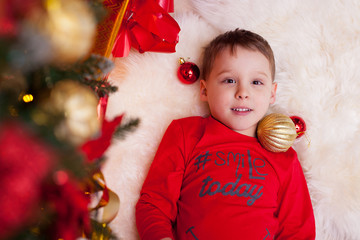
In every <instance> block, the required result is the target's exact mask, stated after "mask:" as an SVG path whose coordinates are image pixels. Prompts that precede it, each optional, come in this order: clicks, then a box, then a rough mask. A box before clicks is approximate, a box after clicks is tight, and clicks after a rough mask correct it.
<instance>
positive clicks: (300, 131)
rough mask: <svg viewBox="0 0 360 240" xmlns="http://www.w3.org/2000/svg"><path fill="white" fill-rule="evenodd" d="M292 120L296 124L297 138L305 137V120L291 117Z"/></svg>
mask: <svg viewBox="0 0 360 240" xmlns="http://www.w3.org/2000/svg"><path fill="white" fill-rule="evenodd" d="M290 118H291V120H292V121H293V122H294V124H295V128H296V133H297V137H296V138H299V137H301V136H302V135H304V133H305V131H306V124H305V121H304V119H302V118H301V117H298V116H291V117H290Z"/></svg>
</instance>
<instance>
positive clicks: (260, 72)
mask: <svg viewBox="0 0 360 240" xmlns="http://www.w3.org/2000/svg"><path fill="white" fill-rule="evenodd" d="M256 73H257V74H260V75H264V76H265V77H269V75H267V74H266V73H265V72H263V71H256Z"/></svg>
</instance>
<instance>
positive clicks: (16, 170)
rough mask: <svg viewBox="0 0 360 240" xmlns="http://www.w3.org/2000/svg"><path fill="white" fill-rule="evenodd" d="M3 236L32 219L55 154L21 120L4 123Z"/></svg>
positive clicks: (0, 156) (0, 133)
mask: <svg viewBox="0 0 360 240" xmlns="http://www.w3.org/2000/svg"><path fill="white" fill-rule="evenodd" d="M0 146H1V147H0V166H1V167H0V185H1V194H0V203H1V214H0V223H1V224H0V238H2V237H4V238H6V237H7V236H8V235H9V234H10V233H12V232H14V231H15V230H16V229H19V228H21V227H22V226H23V225H24V224H25V223H27V222H28V221H30V219H31V217H32V215H33V214H34V212H35V210H36V209H37V207H38V204H39V200H40V194H41V184H42V181H43V179H44V178H45V177H46V176H47V174H48V172H49V170H50V167H51V165H52V162H53V161H54V154H53V152H52V151H51V150H50V148H49V147H48V146H47V145H46V144H45V143H43V142H42V141H40V140H39V139H38V138H37V137H36V136H35V135H34V134H33V133H32V132H31V131H30V130H29V129H27V128H25V127H24V126H23V125H22V124H21V123H19V122H2V123H0Z"/></svg>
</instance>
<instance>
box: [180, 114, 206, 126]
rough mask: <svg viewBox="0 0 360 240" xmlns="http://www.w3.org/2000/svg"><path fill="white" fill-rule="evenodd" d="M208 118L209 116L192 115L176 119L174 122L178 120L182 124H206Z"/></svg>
mask: <svg viewBox="0 0 360 240" xmlns="http://www.w3.org/2000/svg"><path fill="white" fill-rule="evenodd" d="M206 119H207V118H205V117H201V116H191V117H185V118H179V119H175V120H174V122H177V123H179V124H181V125H191V124H195V125H204V124H205V122H206Z"/></svg>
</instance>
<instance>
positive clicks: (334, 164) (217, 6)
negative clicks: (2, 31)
mask: <svg viewBox="0 0 360 240" xmlns="http://www.w3.org/2000/svg"><path fill="white" fill-rule="evenodd" d="M359 13H360V2H359V1H351V0H342V1H340V0H326V1H325V0H323V1H312V0H286V1H285V0H273V1H262V0H243V1H237V0H221V1H220V0H217V1H215V0H211V1H210V0H187V1H184V0H178V1H176V0H175V14H174V17H175V19H176V20H177V21H178V23H179V25H180V26H181V29H182V30H181V32H180V42H179V43H178V45H177V47H176V50H177V51H176V53H173V54H166V53H145V54H140V53H138V52H136V51H132V52H131V53H130V55H129V56H128V57H126V58H118V59H116V60H115V63H116V68H115V70H114V71H113V72H112V73H111V75H110V77H109V80H110V81H111V82H112V83H113V84H115V85H117V86H118V87H119V90H118V92H116V93H115V94H113V95H111V96H110V99H109V104H108V110H107V118H109V119H111V118H112V117H114V116H115V115H118V114H122V113H125V114H126V116H127V117H128V118H130V117H138V118H140V120H141V124H140V126H139V127H138V128H137V130H136V132H134V133H131V134H129V135H128V136H127V138H126V139H125V140H121V141H119V140H116V141H114V142H113V144H112V146H111V147H110V148H109V150H108V152H107V156H108V161H107V163H106V165H105V168H104V173H105V178H106V181H107V183H108V186H109V187H110V188H111V189H112V190H114V191H115V192H116V193H117V194H118V195H119V197H120V199H121V205H120V210H119V213H118V216H117V217H116V218H115V220H114V221H113V222H112V224H111V226H112V229H113V230H114V232H115V234H117V235H118V237H120V238H121V239H124V240H135V239H138V235H137V230H136V227H135V217H134V207H135V204H136V201H137V199H138V197H139V191H140V188H141V186H142V183H143V180H144V178H145V176H146V174H147V171H148V168H149V166H150V164H151V161H152V158H153V156H154V153H155V151H156V148H157V145H158V144H159V141H160V140H161V137H162V134H163V133H164V131H165V129H166V127H167V125H168V124H169V123H170V121H171V120H172V119H175V118H180V117H185V116H190V115H204V114H207V113H208V109H207V107H206V105H205V104H204V103H202V102H200V100H199V91H198V88H199V85H198V84H199V83H195V84H192V85H184V84H182V83H181V82H180V81H179V80H178V79H177V76H176V71H177V69H178V66H179V62H178V60H179V58H180V57H184V58H185V59H186V60H188V61H192V62H195V63H197V64H198V65H199V66H201V62H200V59H201V53H202V47H203V46H204V45H206V44H207V43H208V42H209V41H210V40H211V39H212V38H213V37H214V36H216V35H217V34H218V33H220V32H224V31H226V30H230V29H234V28H237V27H238V28H245V29H249V30H252V31H255V32H257V33H259V34H260V35H262V36H263V37H265V38H266V39H267V40H268V41H269V43H270V44H271V46H272V48H273V50H274V53H275V57H276V64H277V74H276V81H277V82H278V94H277V101H276V104H275V105H274V106H273V107H272V108H271V111H276V112H281V113H285V114H288V115H297V116H301V117H302V118H303V119H304V120H305V121H306V123H307V127H308V130H307V134H306V136H303V137H301V138H300V139H299V140H297V141H296V142H295V145H294V148H295V149H296V150H297V152H298V155H299V159H300V162H301V164H302V166H303V169H304V173H305V175H306V179H307V181H308V186H309V190H310V195H311V198H312V201H313V207H314V212H315V217H316V227H317V239H325V240H335V239H336V240H344V239H359V237H360V148H359V147H358V144H359V142H360V104H359V102H360V94H359V93H358V89H360V68H359V63H360V14H359Z"/></svg>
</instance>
